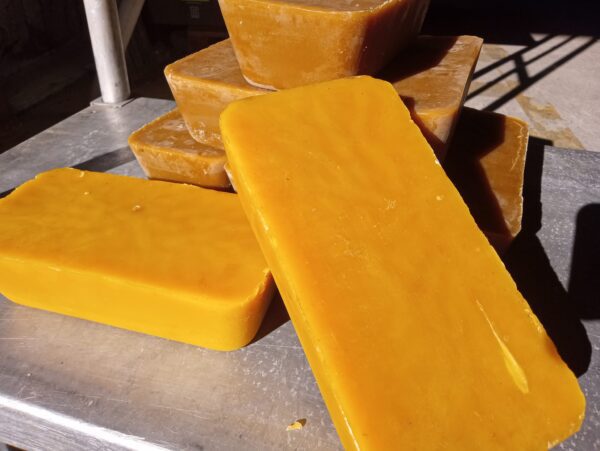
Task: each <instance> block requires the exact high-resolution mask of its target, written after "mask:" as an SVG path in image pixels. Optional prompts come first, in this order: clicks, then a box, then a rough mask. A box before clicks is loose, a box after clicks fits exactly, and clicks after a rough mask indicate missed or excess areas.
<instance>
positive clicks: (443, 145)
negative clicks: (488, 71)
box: [379, 36, 483, 160]
mask: <svg viewBox="0 0 600 451" xmlns="http://www.w3.org/2000/svg"><path fill="white" fill-rule="evenodd" d="M482 44H483V40H482V39H481V38H478V37H476V36H420V37H419V39H417V41H416V42H415V43H414V44H413V45H412V46H411V47H409V48H408V49H406V51H404V52H403V53H401V54H400V55H398V57H397V58H396V59H395V60H394V61H392V62H391V63H390V64H389V65H388V66H387V67H386V68H385V69H384V70H383V71H382V72H381V73H380V74H379V78H382V79H384V80H387V81H389V82H390V83H392V85H393V86H394V88H395V89H396V91H397V92H398V94H400V97H401V98H402V100H404V103H405V104H406V106H407V107H408V109H409V110H410V112H411V117H412V118H413V120H414V121H415V122H416V123H417V125H418V126H419V128H420V129H421V132H423V134H424V135H425V138H427V141H428V142H429V144H430V145H431V147H433V150H434V151H435V153H436V155H437V157H438V158H439V159H440V160H443V159H444V157H445V155H446V150H447V146H448V144H449V143H450V140H451V138H452V132H453V130H454V126H455V124H456V121H457V119H458V116H459V114H460V110H461V108H462V106H463V103H464V101H465V97H466V95H467V92H468V90H469V85H470V84H471V77H472V75H473V70H474V68H475V64H476V63H477V60H478V58H479V52H480V51H481V46H482Z"/></svg>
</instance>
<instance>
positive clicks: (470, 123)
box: [444, 108, 529, 253]
mask: <svg viewBox="0 0 600 451" xmlns="http://www.w3.org/2000/svg"><path fill="white" fill-rule="evenodd" d="M528 137H529V130H528V127H527V124H526V123H525V122H523V121H521V120H520V119H517V118H514V117H509V116H504V115H502V114H497V113H488V112H484V111H477V110H473V109H471V108H465V109H464V110H463V112H462V113H461V116H460V119H459V121H458V125H457V127H456V133H455V135H454V139H453V140H452V145H451V146H450V149H449V152H448V156H447V158H446V160H445V161H444V169H445V170H446V173H447V174H448V177H450V180H452V182H453V183H454V186H455V187H456V188H457V189H458V191H459V192H460V194H461V196H462V198H463V199H464V201H465V203H466V204H467V206H468V207H469V210H470V211H471V214H472V215H473V217H474V219H475V221H476V222H477V224H478V225H479V227H480V228H481V230H482V231H483V232H484V233H485V235H486V236H487V237H488V239H489V241H490V243H491V244H492V246H494V248H495V249H496V251H498V252H499V253H502V252H504V251H505V250H506V249H507V248H508V246H509V245H510V243H511V242H512V240H513V239H514V237H515V236H516V235H517V234H518V233H519V232H520V231H521V219H522V217H523V176H524V172H525V157H526V155H527V140H528Z"/></svg>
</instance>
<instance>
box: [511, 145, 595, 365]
mask: <svg viewBox="0 0 600 451" xmlns="http://www.w3.org/2000/svg"><path fill="white" fill-rule="evenodd" d="M548 144H551V143H550V142H549V141H547V140H542V139H539V138H533V137H532V138H531V139H530V143H529V148H528V155H527V164H526V167H525V183H524V189H523V197H524V211H523V229H522V230H521V233H520V234H519V235H518V236H517V238H516V239H515V241H514V242H513V243H512V245H511V247H510V249H509V250H508V252H507V254H506V255H505V257H504V262H505V264H506V267H507V269H508V270H509V272H510V273H511V275H512V276H513V279H514V280H515V282H516V284H517V286H518V288H519V291H520V292H521V293H522V294H523V296H524V297H525V299H527V301H528V302H529V305H530V306H531V309H532V310H533V312H534V313H535V314H536V315H537V317H538V318H539V320H540V321H541V323H542V324H543V325H544V328H545V329H546V331H547V332H548V335H549V336H550V337H551V338H552V340H553V341H554V344H555V345H556V348H557V350H558V352H559V354H560V355H561V357H562V358H563V360H564V361H565V362H566V363H567V365H568V366H569V368H571V370H572V371H573V372H574V373H575V374H576V375H577V376H581V375H582V374H584V373H585V372H586V371H587V369H588V367H589V365H590V360H591V355H592V346H591V343H590V340H589V339H588V336H587V333H586V331H585V328H584V326H583V324H582V322H581V320H580V319H579V314H578V311H577V309H576V307H575V305H574V304H573V303H572V302H571V299H570V297H569V295H568V293H567V292H566V291H565V289H564V288H563V286H562V284H561V282H560V280H559V279H558V277H557V275H556V273H555V272H554V270H553V269H552V266H551V264H550V260H549V259H548V256H547V255H546V252H545V250H544V247H543V246H542V243H541V242H540V240H539V238H538V237H537V235H536V233H537V232H538V231H539V230H540V228H541V218H542V205H541V202H540V195H541V180H542V168H543V162H544V145H548Z"/></svg>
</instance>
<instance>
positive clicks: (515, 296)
mask: <svg viewBox="0 0 600 451" xmlns="http://www.w3.org/2000/svg"><path fill="white" fill-rule="evenodd" d="M221 130H222V132H223V137H224V142H225V147H226V151H227V157H228V162H229V164H230V166H231V170H232V171H233V175H234V178H235V181H236V186H237V189H238V193H239V196H240V199H241V202H242V206H243V207H244V210H245V211H246V214H247V215H248V217H249V219H250V223H251V225H252V228H253V230H254V232H255V234H256V236H257V238H258V241H259V244H260V246H261V248H262V250H263V252H264V254H265V257H266V259H267V262H268V264H269V267H270V268H271V270H272V272H273V276H274V277H275V280H276V282H277V286H278V288H279V290H280V292H281V294H282V297H283V300H284V302H285V305H286V307H287V310H288V312H289V314H290V317H291V319H292V322H293V324H294V327H295V328H296V332H297V333H298V336H299V338H300V341H301V343H302V346H303V348H304V351H305V352H306V355H307V357H308V360H309V362H310V365H311V367H312V369H313V372H314V374H315V377H316V379H317V382H318V384H319V387H320V389H321V393H322V394H323V397H324V399H325V402H326V404H327V407H328V409H329V412H330V414H331V417H332V419H333V422H334V424H335V426H336V428H337V431H338V433H339V435H340V438H341V440H342V443H343V445H344V446H345V447H346V449H356V450H358V449H361V450H387V449H414V450H424V449H445V450H460V451H463V450H487V451H489V450H541V449H546V448H547V447H548V446H549V445H552V444H554V443H556V442H558V441H560V440H562V439H564V438H566V437H567V436H569V435H570V434H572V433H573V432H575V431H576V430H577V429H578V428H579V427H580V424H581V421H582V418H583V415H584V405H585V399H584V397H583V394H582V393H581V391H580V388H579V386H578V383H577V379H576V378H575V376H574V375H573V373H572V372H571V371H570V370H569V368H568V367H567V366H566V365H565V363H564V362H563V361H562V359H561V358H560V356H559V355H558V353H557V351H556V349H555V347H554V345H553V343H552V341H551V340H550V338H549V337H548V335H547V334H546V332H545V331H544V329H543V327H542V325H541V324H540V323H539V321H538V320H537V318H536V317H535V315H534V314H533V313H532V311H531V310H530V308H529V306H528V304H527V302H526V301H525V300H524V299H523V297H522V296H521V295H520V294H519V292H518V291H517V288H516V286H515V283H514V282H513V280H512V279H511V277H510V275H509V274H508V272H507V271H506V269H505V268H504V266H503V264H502V262H501V261H500V259H499V257H498V255H497V254H496V252H494V250H493V249H492V247H491V246H490V245H489V243H488V241H487V239H486V238H485V236H484V235H483V234H482V233H481V231H480V230H479V228H478V227H477V225H476V223H475V221H474V220H473V218H472V217H471V215H470V214H469V211H468V209H467V207H466V206H465V204H464V202H463V200H462V199H461V197H460V195H459V193H458V192H457V191H456V189H455V188H454V186H453V185H452V183H451V182H450V180H449V179H448V178H447V177H446V175H445V173H444V171H443V169H442V167H441V166H440V165H439V164H438V162H437V160H436V158H435V156H434V153H433V152H432V150H431V148H430V147H429V145H428V144H427V142H426V141H425V139H424V138H423V135H422V134H421V132H420V131H419V129H418V128H417V127H416V125H415V124H414V123H413V122H412V121H411V120H410V115H409V112H408V110H407V109H406V108H405V106H404V105H403V103H402V101H401V100H400V99H399V98H398V96H397V95H396V92H395V90H394V89H393V87H392V86H391V85H390V84H389V83H387V82H384V81H380V80H376V79H373V78H370V77H358V78H351V79H342V80H336V81H332V82H326V83H320V84H315V85H311V86H306V87H302V88H296V89H290V90H287V91H282V92H278V93H273V94H267V95H264V96H259V97H252V98H248V99H243V100H241V101H238V102H235V103H233V104H231V105H230V106H229V107H228V108H227V109H226V110H225V112H224V113H223V114H222V116H221Z"/></svg>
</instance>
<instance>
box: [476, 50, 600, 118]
mask: <svg viewBox="0 0 600 451" xmlns="http://www.w3.org/2000/svg"><path fill="white" fill-rule="evenodd" d="M596 41H597V39H596V38H589V39H588V40H587V41H586V42H584V43H583V44H582V45H580V46H579V47H577V48H576V49H575V50H573V51H571V52H570V53H568V54H567V55H565V56H563V57H562V58H560V59H559V60H557V61H555V62H554V63H552V64H550V65H549V66H548V67H546V68H545V69H544V70H542V71H540V72H539V73H537V74H536V75H534V76H533V77H529V78H527V79H526V80H525V81H524V82H521V83H520V84H519V86H517V87H515V88H513V89H511V90H510V91H509V92H507V93H506V94H504V95H502V96H501V97H499V98H498V99H496V100H494V101H493V102H492V103H490V104H489V105H488V106H486V107H485V108H483V110H484V111H494V110H497V109H498V108H500V107H501V106H502V105H504V104H505V103H507V102H508V101H509V100H511V99H513V98H515V97H516V96H517V95H519V94H520V93H522V92H523V91H525V90H526V89H528V88H529V87H531V86H532V85H534V84H535V83H537V82H538V81H539V80H541V79H542V78H544V77H546V76H547V75H548V74H550V73H551V72H553V71H555V70H556V69H558V68H559V67H560V66H562V65H563V64H565V63H567V62H568V61H570V60H572V59H573V58H575V57H576V56H577V55H579V54H581V53H582V52H584V51H585V50H587V49H588V48H590V47H591V46H592V45H594V44H595V43H596ZM517 64H519V63H517ZM520 64H521V65H523V63H520Z"/></svg>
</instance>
